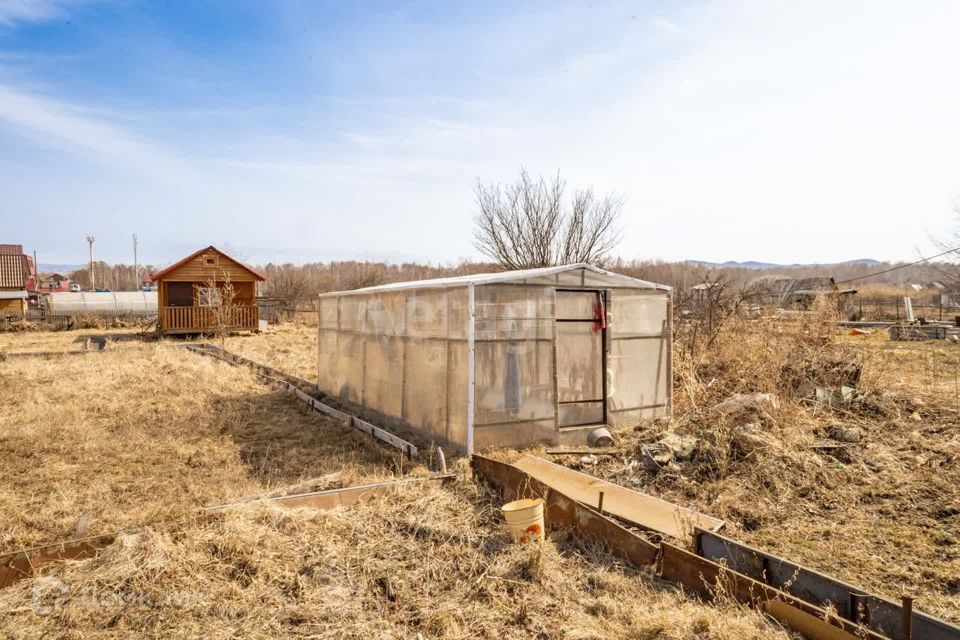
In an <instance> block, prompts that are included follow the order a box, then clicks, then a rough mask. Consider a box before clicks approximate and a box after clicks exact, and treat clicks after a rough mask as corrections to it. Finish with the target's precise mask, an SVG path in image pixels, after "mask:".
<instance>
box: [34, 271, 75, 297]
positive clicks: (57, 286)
mask: <svg viewBox="0 0 960 640" xmlns="http://www.w3.org/2000/svg"><path fill="white" fill-rule="evenodd" d="M74 285H75V288H76V290H77V291H79V290H80V285H79V284H77V283H75V282H72V281H71V280H70V278H68V277H67V276H64V275H61V274H59V273H54V274H53V275H51V276H50V277H49V278H44V279H43V280H41V281H40V293H63V292H67V291H73V290H74V289H73V288H71V287H73V286H74Z"/></svg>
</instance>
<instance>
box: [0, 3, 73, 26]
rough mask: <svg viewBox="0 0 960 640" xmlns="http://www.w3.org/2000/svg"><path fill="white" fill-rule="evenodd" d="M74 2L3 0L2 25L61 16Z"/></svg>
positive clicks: (0, 21)
mask: <svg viewBox="0 0 960 640" xmlns="http://www.w3.org/2000/svg"><path fill="white" fill-rule="evenodd" d="M73 4H76V2H70V1H69V0H68V1H66V2H65V1H63V0H3V1H2V2H0V25H4V24H5V25H13V24H16V23H18V22H39V21H42V20H50V19H52V18H59V17H61V16H62V15H64V14H65V13H66V9H67V7H68V6H70V5H73Z"/></svg>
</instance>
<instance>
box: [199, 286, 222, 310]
mask: <svg viewBox="0 0 960 640" xmlns="http://www.w3.org/2000/svg"><path fill="white" fill-rule="evenodd" d="M197 304H198V305H200V306H201V307H219V306H220V289H218V288H216V287H199V288H198V289H197Z"/></svg>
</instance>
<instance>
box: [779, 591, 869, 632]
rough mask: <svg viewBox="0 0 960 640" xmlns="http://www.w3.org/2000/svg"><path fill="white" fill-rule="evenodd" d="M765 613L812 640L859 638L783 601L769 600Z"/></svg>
mask: <svg viewBox="0 0 960 640" xmlns="http://www.w3.org/2000/svg"><path fill="white" fill-rule="evenodd" d="M763 608H764V611H766V612H767V613H769V614H770V616H771V617H773V618H774V619H776V620H778V621H779V622H781V623H782V624H784V625H785V626H787V627H789V628H790V629H793V630H794V631H799V632H800V633H802V634H803V635H805V636H806V637H807V638H810V640H858V638H857V636H855V635H853V634H852V633H847V632H846V631H844V630H843V629H841V628H839V627H835V626H833V625H832V624H830V623H829V622H826V621H824V620H823V619H821V618H817V617H815V616H812V615H810V614H809V613H807V612H806V611H801V610H800V609H797V608H796V607H792V606H790V605H789V604H787V603H786V602H783V601H782V600H767V601H766V602H765V603H763Z"/></svg>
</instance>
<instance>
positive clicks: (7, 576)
mask: <svg viewBox="0 0 960 640" xmlns="http://www.w3.org/2000/svg"><path fill="white" fill-rule="evenodd" d="M452 478H453V475H451V474H447V475H441V476H431V477H429V478H412V479H409V480H399V481H396V482H379V483H376V484H366V485H359V486H356V487H347V488H345V489H331V490H329V491H314V492H311V493H301V494H295V495H290V496H280V497H275V498H263V499H261V498H250V499H248V500H243V501H240V502H232V503H228V504H222V505H215V506H212V507H205V508H204V509H203V511H202V512H201V513H200V514H199V515H196V516H193V517H190V518H185V519H183V520H175V521H172V522H165V523H160V524H159V525H154V526H161V527H168V528H177V527H182V526H185V525H187V524H190V523H196V522H203V521H209V520H213V519H215V518H218V517H220V515H221V514H222V513H223V512H224V511H226V510H227V509H230V508H233V507H238V506H242V505H247V504H251V503H254V502H258V501H261V500H262V501H263V502H265V503H268V504H271V505H276V506H279V507H283V508H286V509H295V508H311V509H324V510H325V509H333V508H335V507H347V506H351V505H354V504H357V503H358V502H360V501H362V500H365V499H368V498H372V497H375V496H380V495H384V494H386V493H389V492H391V491H395V490H396V489H397V488H399V487H401V486H405V485H416V484H426V483H434V482H440V483H444V482H447V481H449V480H451V479H452ZM141 530H142V529H141V528H137V529H128V530H124V531H115V532H112V533H106V534H102V535H99V536H90V537H86V538H77V539H73V540H67V541H64V542H58V543H56V544H51V545H45V546H41V547H33V548H30V549H24V550H21V551H15V552H13V553H8V554H5V555H2V556H0V589H2V588H4V587H8V586H10V585H11V584H13V583H14V582H16V581H17V580H20V579H22V578H28V577H31V576H35V575H38V574H39V573H41V571H42V569H43V568H44V567H45V566H47V565H50V564H52V563H55V562H62V561H64V560H82V559H84V558H91V557H93V556H95V555H96V554H97V552H98V551H100V550H101V549H103V548H104V547H107V546H109V545H111V544H113V543H114V542H115V541H116V540H117V538H119V537H120V536H122V535H130V534H134V533H137V532H138V531H141Z"/></svg>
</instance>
